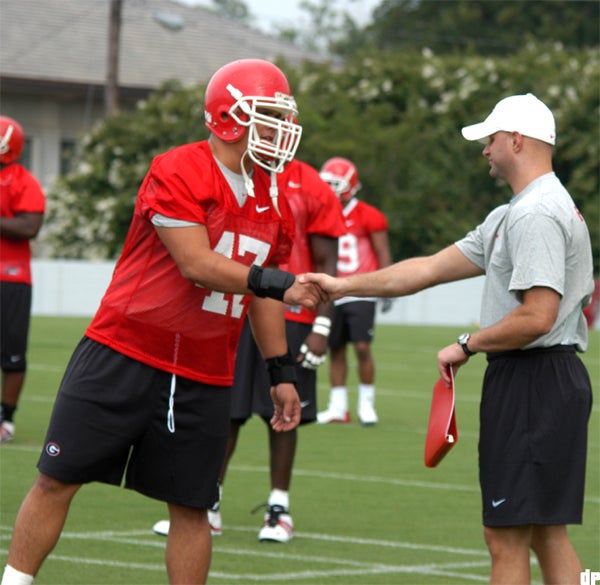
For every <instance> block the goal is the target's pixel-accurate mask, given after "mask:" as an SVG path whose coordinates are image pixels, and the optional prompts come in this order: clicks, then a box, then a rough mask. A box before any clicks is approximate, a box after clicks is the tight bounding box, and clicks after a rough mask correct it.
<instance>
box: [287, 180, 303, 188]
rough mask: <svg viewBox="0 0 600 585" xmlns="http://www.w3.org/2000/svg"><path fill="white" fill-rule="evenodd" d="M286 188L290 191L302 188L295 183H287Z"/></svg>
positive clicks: (299, 184)
mask: <svg viewBox="0 0 600 585" xmlns="http://www.w3.org/2000/svg"><path fill="white" fill-rule="evenodd" d="M288 187H289V188H290V189H300V187H302V184H301V183H296V182H295V181H288Z"/></svg>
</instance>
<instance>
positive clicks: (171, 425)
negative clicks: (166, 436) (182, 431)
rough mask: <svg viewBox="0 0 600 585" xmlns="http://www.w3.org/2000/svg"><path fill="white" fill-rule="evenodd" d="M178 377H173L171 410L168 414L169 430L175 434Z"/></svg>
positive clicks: (170, 396) (170, 395)
mask: <svg viewBox="0 0 600 585" xmlns="http://www.w3.org/2000/svg"><path fill="white" fill-rule="evenodd" d="M176 381H177V376H176V375H175V374H173V375H172V376H171V393H170V394H169V410H168V412H167V428H168V429H169V432H170V433H174V432H175V386H176Z"/></svg>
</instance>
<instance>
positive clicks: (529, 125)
mask: <svg viewBox="0 0 600 585" xmlns="http://www.w3.org/2000/svg"><path fill="white" fill-rule="evenodd" d="M496 132H519V133H520V134H522V135H523V136H529V137H530V138H536V139H537V140H542V141H543V142H547V143H548V144H554V143H555V141H556V127H555V124H554V116H553V115H552V112H551V111H550V109H549V108H548V106H546V105H545V104H544V103H543V102H542V101H540V100H539V99H538V98H536V97H535V96H534V95H533V94H531V93H528V94H526V95H512V96H510V97H507V98H504V99H503V100H500V101H499V102H498V103H497V104H496V106H495V107H494V109H493V110H492V113H491V114H490V115H489V116H488V117H487V118H486V119H485V120H484V121H483V122H480V123H479V124H473V125H471V126H465V127H464V128H463V129H462V135H463V136H464V137H465V138H466V139H467V140H483V139H486V138H487V137H488V136H491V135H492V134H495V133H496Z"/></svg>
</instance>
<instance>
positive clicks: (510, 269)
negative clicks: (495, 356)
mask: <svg viewBox="0 0 600 585" xmlns="http://www.w3.org/2000/svg"><path fill="white" fill-rule="evenodd" d="M456 245H457V246H458V248H459V250H460V251H461V252H462V253H463V254H464V255H465V256H466V257H467V258H468V259H469V260H471V262H473V263H475V264H476V265H477V266H479V267H480V268H482V269H483V270H485V273H486V276H485V284H484V288H483V298H482V303H481V323H480V325H481V327H482V328H484V327H489V326H491V325H494V324H495V323H497V322H498V321H500V320H501V319H503V318H504V317H505V316H506V315H507V314H508V313H510V312H511V311H512V310H514V309H515V308H517V307H518V306H519V305H520V304H521V303H522V293H523V291H525V290H528V289H530V288H532V287H535V286H543V287H549V288H552V289H554V290H555V291H556V292H557V293H559V294H560V295H561V301H560V306H559V310H558V316H557V319H556V322H555V323H554V326H553V327H552V330H551V331H550V332H549V333H547V334H546V335H543V336H542V337H539V338H538V339H536V340H535V341H533V342H532V343H530V344H529V345H527V346H526V349H530V348H534V347H549V346H552V345H576V346H577V349H578V350H579V351H585V350H586V349H587V341H588V331H587V324H586V321H585V317H584V315H583V308H584V307H585V306H587V304H588V303H589V302H590V299H591V294H592V291H593V288H594V283H593V264H592V248H591V242H590V236H589V233H588V229H587V225H586V223H585V221H584V219H583V217H582V216H581V214H580V213H579V210H578V209H577V208H576V206H575V203H574V202H573V199H571V196H570V195H569V193H568V192H567V190H566V189H565V188H564V187H563V185H562V183H561V182H560V181H559V180H558V178H557V177H556V175H555V174H554V173H548V174H546V175H543V176H541V177H538V178H537V179H536V180H534V181H532V182H531V183H530V184H529V185H528V186H527V187H526V188H525V189H524V190H523V191H521V193H519V194H518V195H516V196H515V197H513V199H512V200H511V202H510V203H509V204H506V205H501V206H500V207H497V208H496V209H494V211H492V212H491V213H490V214H489V215H488V216H487V218H486V219H485V221H484V222H483V223H482V224H481V225H479V226H477V228H475V229H474V230H473V231H471V232H469V233H468V234H467V235H466V236H465V237H464V238H463V239H462V240H459V241H458V242H456Z"/></svg>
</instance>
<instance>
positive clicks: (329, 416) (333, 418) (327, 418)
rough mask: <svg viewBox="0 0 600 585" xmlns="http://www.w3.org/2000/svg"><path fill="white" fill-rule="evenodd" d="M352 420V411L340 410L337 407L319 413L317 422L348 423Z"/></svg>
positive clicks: (323, 423) (324, 423) (322, 423)
mask: <svg viewBox="0 0 600 585" xmlns="http://www.w3.org/2000/svg"><path fill="white" fill-rule="evenodd" d="M349 422H350V413H349V412H348V411H347V410H338V409H335V408H331V407H330V408H328V409H327V410H322V411H321V412H319V413H317V424H320V425H326V424H329V423H342V424H346V423H349Z"/></svg>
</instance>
